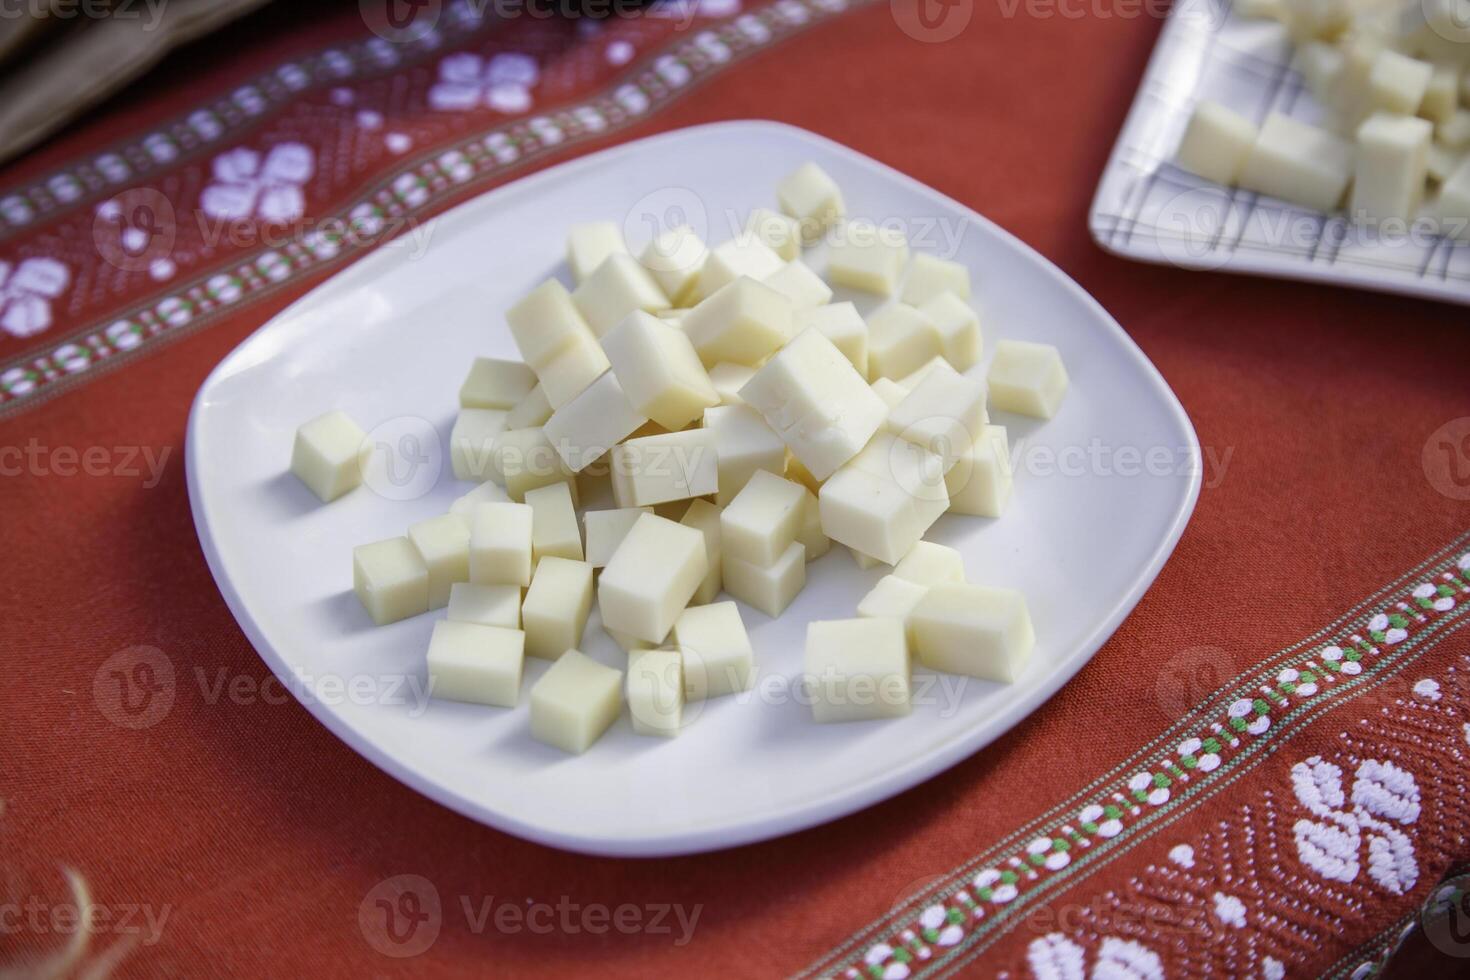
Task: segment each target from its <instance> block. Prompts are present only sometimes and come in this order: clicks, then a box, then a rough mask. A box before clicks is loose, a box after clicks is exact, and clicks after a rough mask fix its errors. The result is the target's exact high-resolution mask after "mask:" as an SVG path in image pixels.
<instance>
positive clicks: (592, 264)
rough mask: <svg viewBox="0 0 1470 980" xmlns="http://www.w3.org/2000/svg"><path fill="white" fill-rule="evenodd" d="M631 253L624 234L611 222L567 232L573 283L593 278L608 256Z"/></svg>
mask: <svg viewBox="0 0 1470 980" xmlns="http://www.w3.org/2000/svg"><path fill="white" fill-rule="evenodd" d="M627 251H628V246H627V245H625V244H623V232H622V230H621V229H620V228H618V226H617V225H616V224H614V223H613V222H611V221H589V222H587V223H586V224H580V225H572V227H571V228H569V229H567V267H568V268H569V269H571V270H572V281H573V282H581V281H582V280H583V279H586V278H587V277H588V276H590V275H592V273H593V272H595V271H596V270H597V267H598V266H600V265H602V263H603V262H605V261H606V260H607V258H608V256H611V255H622V254H624V253H626V252H627Z"/></svg>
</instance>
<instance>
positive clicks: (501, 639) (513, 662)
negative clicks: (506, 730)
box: [428, 620, 526, 708]
mask: <svg viewBox="0 0 1470 980" xmlns="http://www.w3.org/2000/svg"><path fill="white" fill-rule="evenodd" d="M524 642H525V634H523V633H522V632H521V631H520V630H510V629H502V628H500V627H497V626H481V625H479V624H478V623H459V622H454V621H452V620H443V621H440V622H437V623H435V624H434V632H433V633H432V634H431V636H430V638H429V656H428V661H429V691H430V692H431V693H432V694H433V695H434V697H436V698H448V699H449V700H451V701H468V702H470V703H472V704H490V705H496V706H498V707H501V708H514V707H515V706H516V702H517V701H519V700H520V696H521V670H522V668H523V667H524V666H525V661H526V658H525V653H524V650H523V645H524Z"/></svg>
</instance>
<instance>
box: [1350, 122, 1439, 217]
mask: <svg viewBox="0 0 1470 980" xmlns="http://www.w3.org/2000/svg"><path fill="white" fill-rule="evenodd" d="M1433 136H1434V124H1433V123H1431V122H1430V121H1429V120H1427V119H1416V118H1414V117H1412V116H1395V115H1389V114H1388V113H1384V112H1375V113H1374V114H1373V115H1371V116H1369V117H1368V118H1367V119H1365V120H1364V121H1363V124H1362V125H1361V126H1359V127H1358V169H1357V176H1356V177H1355V178H1354V179H1353V191H1352V203H1351V205H1350V207H1349V211H1350V213H1351V216H1352V218H1353V220H1355V221H1367V222H1376V221H1382V220H1384V219H1385V218H1393V219H1397V220H1399V221H1403V222H1407V221H1408V220H1409V219H1410V218H1412V217H1413V216H1414V214H1415V213H1416V212H1417V211H1418V210H1419V202H1420V200H1421V199H1422V198H1423V196H1424V181H1425V178H1426V176H1427V172H1428V168H1429V143H1430V140H1431V139H1432V138H1433Z"/></svg>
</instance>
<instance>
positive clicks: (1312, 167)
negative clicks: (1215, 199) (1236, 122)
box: [1239, 112, 1353, 211]
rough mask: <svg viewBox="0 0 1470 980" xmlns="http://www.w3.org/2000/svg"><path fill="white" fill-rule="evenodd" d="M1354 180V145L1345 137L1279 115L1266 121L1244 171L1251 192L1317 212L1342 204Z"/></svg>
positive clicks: (1244, 184) (1241, 180) (1243, 184)
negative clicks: (1348, 187) (1349, 185)
mask: <svg viewBox="0 0 1470 980" xmlns="http://www.w3.org/2000/svg"><path fill="white" fill-rule="evenodd" d="M1352 177H1353V147H1352V144H1351V143H1349V142H1348V141H1347V140H1345V139H1343V138H1342V137H1340V136H1337V135H1334V134H1333V133H1329V132H1327V131H1326V130H1324V129H1318V128H1317V127H1316V126H1312V125H1309V124H1308V123H1304V122H1301V121H1300V120H1297V119H1293V118H1291V117H1290V116H1286V115H1283V114H1281V113H1279V112H1273V113H1271V114H1270V115H1269V116H1267V117H1266V122H1265V123H1264V124H1263V125H1262V126H1261V131H1260V133H1259V134H1258V135H1257V136H1256V142H1255V144H1254V145H1253V146H1252V147H1251V151H1250V153H1249V154H1248V155H1247V156H1246V159H1245V164H1244V165H1243V166H1242V167H1241V170H1240V178H1239V183H1240V186H1241V187H1244V188H1245V189H1246V190H1251V191H1256V192H1258V193H1261V194H1268V195H1270V196H1271V197H1279V198H1280V199H1281V200H1283V201H1287V202H1289V203H1292V204H1299V205H1301V206H1302V207H1306V208H1312V209H1314V210H1317V211H1331V210H1333V209H1334V208H1336V207H1337V206H1338V204H1339V203H1341V201H1342V197H1343V193H1344V192H1345V191H1346V190H1347V186H1348V182H1349V181H1350V180H1352Z"/></svg>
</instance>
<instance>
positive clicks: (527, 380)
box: [459, 357, 536, 410]
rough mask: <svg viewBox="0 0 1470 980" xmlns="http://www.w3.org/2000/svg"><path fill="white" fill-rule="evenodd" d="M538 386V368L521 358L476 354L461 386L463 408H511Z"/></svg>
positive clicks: (461, 405) (461, 404)
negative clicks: (508, 358)
mask: <svg viewBox="0 0 1470 980" xmlns="http://www.w3.org/2000/svg"><path fill="white" fill-rule="evenodd" d="M534 387H536V372H535V371H533V370H531V368H530V367H528V366H527V365H525V364H522V363H521V362H520V361H502V360H497V359H496V358H493V357H477V358H475V363H473V364H471V365H470V373H469V375H468V376H467V377H466V378H465V379H464V384H462V385H460V386H459V404H460V407H461V408H503V409H507V410H509V409H512V408H514V407H515V406H516V404H517V403H518V402H520V400H521V399H523V398H525V397H526V396H527V395H529V394H530V393H531V389H532V388H534Z"/></svg>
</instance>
